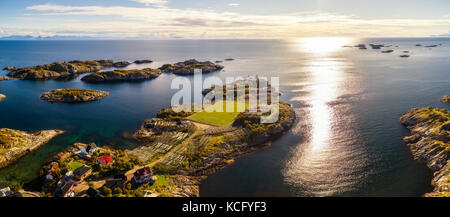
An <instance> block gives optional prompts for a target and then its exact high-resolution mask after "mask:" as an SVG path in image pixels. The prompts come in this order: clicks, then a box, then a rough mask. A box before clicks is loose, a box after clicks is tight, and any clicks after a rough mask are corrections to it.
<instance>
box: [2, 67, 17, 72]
mask: <svg viewBox="0 0 450 217" xmlns="http://www.w3.org/2000/svg"><path fill="white" fill-rule="evenodd" d="M3 70H5V71H13V70H16V67H14V66H7V67H5V68H3Z"/></svg>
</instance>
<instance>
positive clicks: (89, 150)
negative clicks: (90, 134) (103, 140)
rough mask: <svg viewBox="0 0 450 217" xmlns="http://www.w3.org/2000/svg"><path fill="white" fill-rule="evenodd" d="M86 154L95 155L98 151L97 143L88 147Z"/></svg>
mask: <svg viewBox="0 0 450 217" xmlns="http://www.w3.org/2000/svg"><path fill="white" fill-rule="evenodd" d="M85 150H86V153H88V154H92V153H94V151H95V150H97V146H96V145H95V143H91V144H89V145H88V146H87V147H86V149H85Z"/></svg>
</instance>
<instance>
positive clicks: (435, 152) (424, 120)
mask: <svg viewBox="0 0 450 217" xmlns="http://www.w3.org/2000/svg"><path fill="white" fill-rule="evenodd" d="M400 123H401V124H403V125H404V126H406V127H407V128H408V129H409V130H410V132H411V136H406V137H405V138H404V139H403V140H404V141H405V143H406V144H407V145H408V147H409V148H410V150H411V152H412V153H413V156H414V159H416V160H419V161H421V162H424V163H426V165H427V166H428V168H430V169H431V170H432V171H433V173H434V178H433V180H432V184H433V186H434V190H433V192H431V193H427V194H425V196H447V197H448V196H450V159H449V156H450V111H448V110H446V109H439V108H431V107H427V108H415V109H412V110H411V111H408V112H407V113H405V114H403V116H402V117H401V118H400Z"/></svg>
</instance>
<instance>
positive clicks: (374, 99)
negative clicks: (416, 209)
mask: <svg viewBox="0 0 450 217" xmlns="http://www.w3.org/2000/svg"><path fill="white" fill-rule="evenodd" d="M361 41H362V42H365V40H354V41H345V43H351V45H353V44H357V43H359V42H361ZM370 41H373V42H377V43H378V42H379V43H386V44H392V45H394V46H399V47H392V48H391V49H394V50H396V51H395V52H394V53H393V54H381V53H380V52H379V51H375V50H371V49H369V50H366V51H361V50H358V49H355V48H341V47H340V46H339V47H332V46H333V44H332V43H331V44H330V45H327V46H322V45H321V42H320V41H319V42H315V41H312V42H311V41H306V42H305V41H272V40H203V41H201V40H200V41H195V40H179V41H0V68H3V67H5V66H16V67H23V66H32V65H36V64H45V63H51V62H54V61H68V60H73V59H105V58H107V59H113V60H116V61H118V60H128V61H134V60H136V59H147V58H150V59H152V60H154V61H155V62H154V63H152V64H150V65H141V66H135V65H131V66H130V68H133V67H146V66H151V67H158V66H160V65H162V64H163V63H172V62H178V61H183V60H186V59H190V58H196V59H199V60H212V61H214V60H220V59H225V58H229V57H232V58H235V59H236V60H235V61H232V62H224V63H223V65H224V66H225V69H224V70H223V71H221V72H215V73H212V74H209V75H208V76H219V77H222V78H224V77H226V76H236V75H241V76H247V75H255V74H258V75H266V76H280V83H281V91H282V92H283V93H284V94H283V96H282V98H283V100H285V101H288V102H290V103H292V104H293V105H294V107H295V110H296V112H297V115H298V118H299V121H298V122H297V124H296V125H295V126H294V127H293V129H292V130H291V131H290V132H289V133H288V134H287V135H286V136H285V137H283V138H281V139H280V140H278V141H277V142H275V143H274V144H273V146H272V147H269V148H265V149H263V150H261V151H257V152H255V153H251V154H248V155H245V156H243V157H240V158H238V159H237V160H236V163H235V164H233V165H231V166H230V167H228V168H226V169H224V170H221V171H219V172H217V173H216V174H213V175H211V176H209V178H208V179H206V180H205V181H204V182H203V183H202V185H201V187H200V194H201V195H202V196H419V195H421V194H423V193H425V192H427V191H430V190H431V186H430V180H431V174H430V172H429V171H428V170H427V169H426V168H425V166H424V165H422V164H420V163H417V162H415V161H414V160H413V159H412V156H411V154H410V152H409V150H408V149H407V147H406V146H405V145H404V143H403V142H402V140H401V138H402V137H403V136H404V135H407V133H408V131H407V130H405V129H404V128H403V127H402V126H401V125H400V124H399V123H398V118H399V117H400V116H401V114H402V113H404V112H406V111H408V110H409V109H410V108H413V107H419V106H439V107H445V108H449V106H447V105H444V104H442V103H440V102H439V98H440V97H441V96H443V95H445V94H449V92H450V86H449V84H450V79H449V78H450V76H449V75H450V72H449V70H448V69H449V68H450V63H449V62H448V58H449V55H450V52H449V46H450V41H449V40H447V39H439V40H436V39H370ZM342 43H344V42H342ZM417 43H422V44H442V46H440V47H437V48H433V49H429V48H423V47H415V46H414V45H415V44H417ZM315 46H316V47H317V46H319V47H320V48H321V49H316V50H315V49H311V48H314V47H315ZM330 46H331V47H330ZM403 50H409V51H411V57H410V58H407V59H401V58H399V57H398V55H399V54H400V52H401V51H403ZM5 73H6V72H0V75H3V74H5ZM174 77H175V76H174V75H162V76H160V77H159V78H157V79H154V80H151V81H145V82H138V83H113V84H111V83H110V84H86V83H83V82H81V81H80V80H79V78H78V79H75V80H72V81H68V82H60V81H46V82H33V81H4V82H0V93H3V94H5V95H7V98H6V99H5V100H4V101H3V102H0V127H7V128H13V129H20V130H41V129H63V130H66V131H67V133H66V134H63V135H60V136H58V137H57V138H55V139H54V140H53V141H51V142H50V143H49V144H47V145H45V146H44V147H42V148H41V149H39V150H38V151H36V152H34V153H32V154H30V155H28V156H26V157H24V158H23V159H21V160H20V161H19V162H18V163H17V164H14V165H12V166H10V167H8V168H5V169H2V170H0V180H24V181H28V180H31V179H32V178H34V177H35V176H36V175H37V173H38V170H39V168H40V165H41V164H42V163H43V162H45V161H46V160H47V159H48V158H49V157H50V156H52V155H53V154H55V153H57V152H58V151H60V150H62V149H64V148H65V147H68V146H69V145H71V144H72V143H74V142H96V143H97V144H99V145H106V144H108V145H115V146H116V147H122V148H129V147H133V146H134V145H136V144H134V142H133V141H131V140H128V139H126V138H124V137H123V134H124V132H132V131H134V130H136V129H138V127H139V126H140V124H141V123H142V121H143V120H144V119H146V118H150V117H153V116H154V114H155V112H157V111H158V110H159V109H161V108H164V107H167V106H169V105H170V97H171V96H172V94H173V93H174V92H175V91H176V90H171V89H170V84H171V81H172V79H173V78H174ZM66 87H79V88H90V89H101V90H106V91H109V92H110V93H111V94H110V96H109V97H107V98H106V99H104V100H101V101H98V102H93V103H86V104H78V105H68V104H50V103H47V102H43V101H40V100H39V95H40V94H41V93H42V92H44V91H48V90H51V89H55V88H66ZM125 134H126V133H125Z"/></svg>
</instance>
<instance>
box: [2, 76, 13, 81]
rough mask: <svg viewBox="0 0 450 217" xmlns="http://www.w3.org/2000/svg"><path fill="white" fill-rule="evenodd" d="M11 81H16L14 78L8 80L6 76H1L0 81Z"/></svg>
mask: <svg viewBox="0 0 450 217" xmlns="http://www.w3.org/2000/svg"><path fill="white" fill-rule="evenodd" d="M9 80H14V79H13V78H8V77H4V76H0V81H9Z"/></svg>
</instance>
